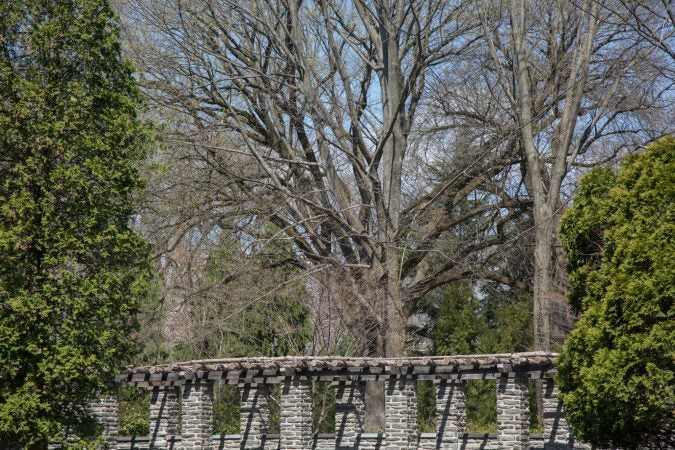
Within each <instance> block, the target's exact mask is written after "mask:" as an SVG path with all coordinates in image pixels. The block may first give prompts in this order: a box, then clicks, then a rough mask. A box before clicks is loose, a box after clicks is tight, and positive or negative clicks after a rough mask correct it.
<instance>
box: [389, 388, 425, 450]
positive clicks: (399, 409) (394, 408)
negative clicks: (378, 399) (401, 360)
mask: <svg viewBox="0 0 675 450" xmlns="http://www.w3.org/2000/svg"><path fill="white" fill-rule="evenodd" d="M416 394H417V393H416V392H415V381H414V380H413V379H412V378H410V377H407V376H405V375H402V376H399V377H396V378H390V379H389V380H387V382H386V383H385V391H384V417H385V426H384V433H385V448H387V449H404V448H405V449H412V448H416V446H417V434H418V433H417V395H416Z"/></svg>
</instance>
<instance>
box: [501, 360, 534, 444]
mask: <svg viewBox="0 0 675 450" xmlns="http://www.w3.org/2000/svg"><path fill="white" fill-rule="evenodd" d="M497 442H498V445H499V448H504V449H506V448H508V449H518V450H522V449H528V448H529V444H530V407H529V401H528V394H527V376H526V374H524V373H510V374H508V375H502V376H501V377H500V378H499V379H498V380H497Z"/></svg>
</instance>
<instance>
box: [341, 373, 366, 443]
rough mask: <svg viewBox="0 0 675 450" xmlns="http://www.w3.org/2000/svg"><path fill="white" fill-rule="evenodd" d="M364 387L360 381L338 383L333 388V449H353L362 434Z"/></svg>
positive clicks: (364, 409) (364, 408) (364, 410)
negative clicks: (358, 436)
mask: <svg viewBox="0 0 675 450" xmlns="http://www.w3.org/2000/svg"><path fill="white" fill-rule="evenodd" d="M365 395H366V385H365V384H364V383H362V382H360V381H340V382H339V383H338V384H337V386H335V447H336V448H341V447H354V446H355V445H356V437H357V435H358V434H360V433H362V432H363V424H364V421H365V415H366V404H365V401H364V399H365Z"/></svg>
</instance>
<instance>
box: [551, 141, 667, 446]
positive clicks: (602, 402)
mask: <svg viewBox="0 0 675 450" xmlns="http://www.w3.org/2000/svg"><path fill="white" fill-rule="evenodd" d="M562 236H563V243H564V245H565V249H566V251H567V255H568V258H569V269H570V281H571V283H572V285H573V292H572V297H571V298H572V302H573V304H574V305H575V307H576V308H578V309H579V310H581V311H582V312H583V314H582V317H581V319H580V321H579V322H578V324H577V326H576V328H575V330H574V331H573V332H572V334H571V335H570V337H569V339H568V341H567V342H566V344H565V348H564V351H563V353H562V355H561V358H560V361H559V367H558V370H559V374H560V387H561V390H562V392H563V396H562V398H563V402H564V404H565V407H566V408H567V412H568V417H569V420H570V422H571V424H572V426H573V427H574V429H575V431H576V432H577V434H578V437H579V438H581V439H583V440H586V441H588V442H590V443H592V444H595V445H598V446H603V447H606V446H610V445H611V446H612V447H615V446H619V447H622V448H637V447H638V446H639V447H641V448H644V447H649V448H669V447H672V446H673V445H674V444H675V440H674V437H673V434H672V430H673V429H674V428H675V416H674V415H673V399H674V398H675V392H674V388H673V386H674V381H675V320H674V319H675V308H674V307H673V299H674V298H675V285H674V284H673V280H675V266H674V265H673V262H672V258H673V255H674V254H675V139H673V138H667V139H663V140H661V141H658V142H655V143H653V144H651V145H650V146H648V147H647V148H646V149H645V150H644V151H643V152H642V153H640V154H637V155H634V156H630V157H627V158H626V159H625V160H624V161H623V163H622V165H621V170H620V171H619V172H618V173H615V172H614V171H612V170H611V169H609V168H598V169H595V170H593V171H591V172H590V173H589V174H588V175H587V176H585V177H584V178H583V179H582V182H581V185H580V188H579V192H578V193H577V196H576V197H575V203H574V206H573V207H572V208H571V209H570V210H569V211H567V212H566V214H565V215H564V217H563V221H562Z"/></svg>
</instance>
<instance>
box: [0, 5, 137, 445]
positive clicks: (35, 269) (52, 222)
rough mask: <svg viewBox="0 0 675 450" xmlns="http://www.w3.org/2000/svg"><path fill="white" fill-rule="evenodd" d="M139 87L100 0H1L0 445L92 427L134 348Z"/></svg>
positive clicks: (26, 442)
mask: <svg viewBox="0 0 675 450" xmlns="http://www.w3.org/2000/svg"><path fill="white" fill-rule="evenodd" d="M138 100H139V94H138V91H137V89H136V87H135V85H134V82H133V79H132V77H131V68H130V66H129V65H128V64H127V63H125V62H123V61H122V60H121V58H120V45H119V37H118V30H117V27H116V17H115V14H114V12H113V10H112V9H111V7H110V6H109V5H108V4H107V3H106V2H105V1H102V0H59V1H54V0H24V1H17V0H9V1H0V447H3V448H6V447H7V446H9V445H10V444H16V443H21V444H23V445H24V446H25V447H27V448H42V447H44V445H45V444H46V442H47V441H48V440H50V439H57V440H58V439H60V438H62V437H63V436H65V435H66V434H70V435H71V436H76V435H78V434H81V433H85V434H86V433H88V432H90V431H91V430H86V429H85V428H86V427H85V425H86V424H87V421H86V420H85V418H84V410H83V408H82V405H83V404H84V403H85V402H86V401H87V400H88V399H90V398H91V397H92V396H93V395H94V393H95V392H96V391H97V390H99V389H101V388H102V387H103V383H104V382H106V381H109V380H110V379H111V378H112V376H113V375H114V373H115V371H116V370H117V369H118V368H119V366H120V364H121V363H122V362H123V360H124V359H125V358H126V357H128V355H130V353H131V352H132V350H133V348H132V347H133V346H132V344H131V339H130V334H131V332H132V331H133V329H134V327H135V312H136V309H137V302H138V298H139V297H140V296H141V295H143V290H144V289H145V288H144V286H145V284H146V282H145V280H146V278H147V273H148V264H147V261H148V258H147V254H148V248H147V245H146V244H145V242H144V240H143V239H142V238H141V237H140V235H138V234H137V233H135V232H133V231H132V230H131V229H130V220H131V218H132V213H133V211H132V207H131V205H132V197H133V195H134V193H135V192H136V191H137V190H138V189H139V188H140V187H141V186H142V181H141V179H140V177H139V175H138V173H137V171H136V169H135V167H134V165H135V162H136V161H137V160H138V159H139V158H140V157H141V156H142V150H143V148H144V147H145V143H146V142H147V139H146V137H147V134H148V133H147V130H146V128H145V127H144V126H143V125H142V124H141V123H140V122H139V120H138V118H137V117H136V112H135V111H136V107H137V103H138Z"/></svg>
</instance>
